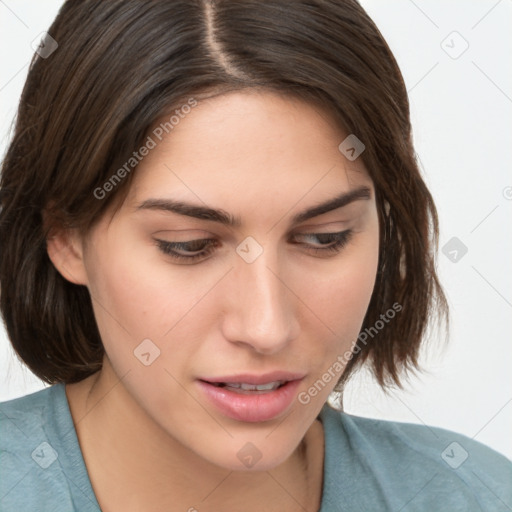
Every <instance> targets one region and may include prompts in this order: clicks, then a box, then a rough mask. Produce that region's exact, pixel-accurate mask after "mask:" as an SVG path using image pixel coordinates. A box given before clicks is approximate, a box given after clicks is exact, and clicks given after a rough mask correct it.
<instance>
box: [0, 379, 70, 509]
mask: <svg viewBox="0 0 512 512" xmlns="http://www.w3.org/2000/svg"><path fill="white" fill-rule="evenodd" d="M66 407H67V401H66V398H65V391H64V386H63V385H55V386H51V387H49V388H45V389H43V390H41V391H37V392H36V393H32V394H30V395H26V396H24V397H21V398H16V399H14V400H9V401H7V402H2V403H0V510H2V511H11V510H54V511H59V510H74V505H73V499H72V497H71V496H72V492H71V490H70V487H71V486H73V482H70V481H69V479H68V478H67V474H68V472H67V471H64V468H66V469H67V465H66V464H67V463H68V459H67V457H68V455H67V454H66V451H67V450H66V448H68V447H69V444H66V443H69V442H70V441H72V440H73V437H72V436H73V435H76V434H75V431H74V427H73V424H72V421H70V418H69V417H67V416H66V414H67V413H68V410H67V409H66ZM68 414H69V413H68ZM70 423H71V424H70ZM69 476H72V475H69Z"/></svg>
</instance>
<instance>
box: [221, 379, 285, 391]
mask: <svg viewBox="0 0 512 512" xmlns="http://www.w3.org/2000/svg"><path fill="white" fill-rule="evenodd" d="M283 382H284V381H282V380H278V381H275V382H269V383H268V384H247V383H245V382H225V383H224V385H225V386H226V387H230V388H237V389H243V390H244V391H273V390H274V389H277V388H278V387H279V386H281V384H283Z"/></svg>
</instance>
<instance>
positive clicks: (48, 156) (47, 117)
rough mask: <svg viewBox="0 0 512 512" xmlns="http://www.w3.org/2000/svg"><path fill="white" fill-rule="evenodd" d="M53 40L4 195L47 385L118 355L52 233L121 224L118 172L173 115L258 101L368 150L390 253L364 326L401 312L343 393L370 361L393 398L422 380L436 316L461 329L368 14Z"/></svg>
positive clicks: (232, 8) (262, 1) (165, 2)
mask: <svg viewBox="0 0 512 512" xmlns="http://www.w3.org/2000/svg"><path fill="white" fill-rule="evenodd" d="M49 34H50V35H51V37H52V38H53V39H54V40H55V41H56V42H57V43H58V48H57V49H56V50H55V51H54V52H53V53H52V54H51V55H44V54H43V53H42V52H36V54H35V55H34V57H33V59H32V62H31V65H30V69H29V74H28V78H27V81H26V84H25V87H24V89H23V93H22V96H21V100H20V104H19V109H18V112H17V118H16V122H15V126H14V132H13V135H12V140H11V142H10V145H9V147H8V149H7V152H6V155H5V158H4V161H3V164H2V167H1V182H0V194H1V195H0V239H1V241H2V244H1V249H0V286H1V297H0V308H1V313H2V316H3V319H4V322H5V325H6V328H7V333H8V335H9V338H10V340H11V343H12V345H13V347H14V349H15V351H16V353H17V355H18V356H19V357H20V358H21V360H22V361H23V362H24V363H25V364H26V365H27V366H28V367H29V368H30V369H31V370H32V371H33V372H34V373H35V374H36V375H37V376H38V377H39V378H40V379H42V380H43V381H45V382H47V383H50V384H53V383H56V382H65V383H72V382H78V381H80V380H82V379H84V378H85V377H87V376H89V375H91V374H93V373H95V372H96V371H98V370H99V369H100V368H101V365H102V358H103V355H104V348H103V345H102V341H101V338H100V334H99V331H98V328H97V325H96V321H95V317H94V314H93V309H92V303H91V297H90V295H89V291H88V289H87V287H85V286H81V285H75V284H72V283H70V282H68V281H67V280H65V279H64V278H63V277H62V276H61V275H60V274H59V272H58V271H57V270H56V269H55V267H54V266H53V264H52V262H51V261H50V259H49V257H48V254H47V249H46V239H47V237H48V236H49V235H51V231H52V230H53V229H56V228H57V227H58V228H60V229H67V228H76V229H78V230H79V231H80V232H81V233H83V234H86V233H87V231H88V229H89V228H90V227H91V226H93V225H94V223H95V222H96V221H98V220H99V219H100V218H101V217H102V216H103V215H104V214H105V213H106V212H107V210H108V211H113V212H114V214H115V211H117V209H118V208H119V207H120V206H121V205H122V203H123V200H124V199H125V198H126V194H127V191H128V189H129V187H130V183H131V181H132V178H133V175H134V172H136V166H134V168H133V170H131V169H130V170H131V172H128V171H127V172H125V173H121V171H120V169H121V168H122V166H123V165H125V164H126V162H127V161H129V160H130V158H132V157H133V155H134V152H135V151H137V150H138V149H139V148H140V147H141V146H142V145H143V144H144V142H145V140H146V138H147V136H148V133H149V130H150V128H151V127H152V126H153V125H154V124H155V122H156V121H157V120H158V119H161V118H162V116H164V115H169V116H171V115H173V114H174V113H175V114H178V113H179V112H180V111H185V107H183V106H184V105H187V104H190V103H191V102H193V101H200V100H201V99H204V98H211V97H215V96H218V95H222V94H226V93H229V92H230V91H241V90H244V89H250V88H253V89H259V90H263V91H270V92H275V93H278V94H281V95H283V96H284V97H287V96H293V97H294V98H298V99H300V100H303V101H305V102H309V103H313V104H314V105H316V106H319V107H320V108H322V109H324V111H325V112H326V113H327V114H328V115H330V116H331V118H332V119H333V120H334V121H335V122H336V123H337V124H338V125H339V127H340V134H341V133H348V134H355V135H356V136H357V137H358V138H359V139H360V140H361V141H362V142H363V143H364V145H365V150H364V152H363V153H362V155H361V158H362V159H363V162H364V164H365V166H366V169H367V170H368V173H369V175H370V177H371V178H372V180H373V183H374V186H375V190H376V203H377V210H378V216H379V226H380V227H379V229H380V232H379V236H380V247H379V264H378V272H377V277H376V283H375V287H374V290H373V295H372V297H371V301H370V304H369V307H368V310H367V312H366V315H365V318H364V321H363V326H362V327H363V329H364V330H366V329H370V328H372V327H373V326H375V324H376V323H377V322H379V321H380V322H381V323H382V316H383V313H384V312H386V311H387V310H390V309H392V305H393V304H395V305H396V303H398V304H399V305H400V306H401V307H402V309H403V311H402V312H401V313H400V314H397V315H396V316H395V317H394V318H393V320H392V321H391V322H389V324H388V325H386V326H385V328H383V329H382V330H380V332H379V333H378V335H376V336H375V337H374V336H373V335H372V337H371V338H368V339H367V340H365V342H364V343H361V344H359V343H358V344H357V345H356V346H355V349H354V351H353V353H352V354H350V357H348V364H347V366H346V368H345V371H344V373H343V375H342V376H341V378H340V380H339V381H338V382H337V384H336V388H335V390H336V391H342V389H343V386H344V383H345V382H346V381H347V379H348V377H349V376H350V375H351V374H352V373H353V371H354V370H355V369H356V368H358V367H360V366H361V365H362V364H363V363H364V362H366V363H367V364H368V365H369V366H370V367H371V370H372V373H373V374H374V376H375V378H376V380H377V382H378V383H379V384H380V385H381V386H382V388H384V389H386V388H387V387H388V386H391V385H397V386H398V387H401V386H402V381H401V378H402V373H407V372H408V371H410V370H412V371H415V370H418V369H419V364H418V355H419V349H420V346H421V343H422V340H423V339H424V338H425V334H426V332H427V328H428V326H429V324H430V321H431V317H432V316H433V315H434V314H435V313H442V314H443V316H444V317H446V320H448V304H447V301H446V297H445V295H444V293H443V290H442V287H441V285H440V283H439V281H438V277H437V275H436V269H435V254H436V251H437V244H438V217H437V212H436V208H435V205H434V202H433V199H432V196H431V194H430V192H429V191H428V189H427V187H426V185H425V183H424V181H423V179H422V177H421V173H420V170H419V168H418V164H417V161H416V155H415V152H414V148H413V143H412V134H411V124H410V115H409V102H408V97H407V91H406V88H405V84H404V81H403V78H402V75H401V73H400V70H399V68H398V65H397V63H396V61H395V59H394V57H393V55H392V53H391V50H390V49H389V47H388V45H387V44H386V42H385V40H384V39H383V37H382V35H381V33H380V32H379V30H378V29H377V27H376V26H375V24H374V23H373V21H372V20H371V19H370V18H369V17H368V15H367V14H366V12H365V11H364V9H363V8H362V7H361V6H360V5H359V3H358V2H357V1H356V0H295V1H293V2H290V0H213V1H208V0H160V1H155V0H109V1H108V2H105V1H104V0H68V1H67V2H65V4H64V5H63V6H62V7H61V9H60V11H59V13H58V16H57V18H56V19H55V21H54V22H53V24H52V26H51V27H50V29H49ZM50 41H51V40H50ZM42 48H43V47H42ZM45 48H46V47H45ZM39 53H40V54H41V55H39ZM182 107H183V108H182ZM340 142H341V140H340ZM125 170H126V167H125ZM116 171H117V176H118V177H122V179H119V180H117V181H116V182H115V183H114V182H113V181H112V179H113V176H114V174H115V173H116ZM121 174H122V176H121ZM107 182H109V183H110V185H111V186H105V184H106V183H107ZM107 192H108V193H107ZM92 300H94V298H92ZM359 341H362V340H361V339H359Z"/></svg>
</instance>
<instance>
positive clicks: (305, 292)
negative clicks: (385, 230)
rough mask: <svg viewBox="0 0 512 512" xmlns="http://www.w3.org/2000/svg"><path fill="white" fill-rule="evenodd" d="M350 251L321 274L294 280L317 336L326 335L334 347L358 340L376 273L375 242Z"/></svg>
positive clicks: (361, 244) (368, 242)
mask: <svg viewBox="0 0 512 512" xmlns="http://www.w3.org/2000/svg"><path fill="white" fill-rule="evenodd" d="M351 249H352V250H351V251H347V254H346V255H342V256H341V257H340V258H339V260H338V261H336V262H333V264H332V265H326V266H325V267H324V268H322V270H321V272H318V273H310V274H309V278H306V279H305V278H304V273H303V274H302V277H301V279H300V280H297V282H299V283H301V285H300V292H299V296H300V297H303V298H304V302H305V303H306V304H307V306H308V307H309V308H310V310H311V312H312V313H313V315H314V316H315V317H317V320H316V327H317V329H319V331H318V333H319V334H320V332H323V333H325V334H327V335H328V336H329V337H330V339H332V340H333V342H332V343H333V344H334V346H336V348H340V347H345V346H348V345H349V344H350V342H351V341H353V340H355V339H356V338H357V336H358V334H359V330H360V328H361V325H362V322H363V319H364V316H365V314H366V311H367V309H368V306H369V303H370V299H371V296H372V292H373V288H374V285H375V279H376V274H377V267H378V239H375V238H372V237H367V238H366V239H365V240H360V241H359V242H358V245H357V246H354V247H353V248H351ZM311 328H313V326H311Z"/></svg>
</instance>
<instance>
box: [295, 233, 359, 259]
mask: <svg viewBox="0 0 512 512" xmlns="http://www.w3.org/2000/svg"><path fill="white" fill-rule="evenodd" d="M352 235H353V231H352V230H351V229H347V230H346V231H340V232H336V233H298V234H296V235H294V242H293V243H296V244H298V245H301V246H303V247H304V248H305V249H306V250H307V251H309V252H312V253H313V254H318V255H325V256H328V255H330V254H336V253H339V252H340V251H341V250H342V249H343V248H344V247H345V246H346V245H347V244H348V242H349V241H350V239H351V238H352Z"/></svg>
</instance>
